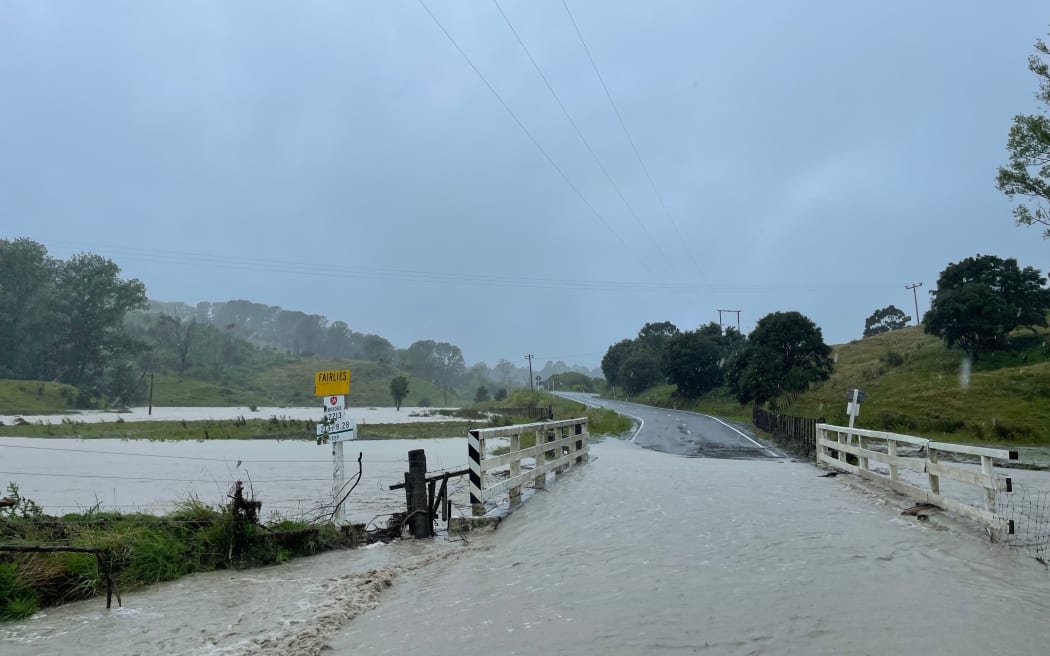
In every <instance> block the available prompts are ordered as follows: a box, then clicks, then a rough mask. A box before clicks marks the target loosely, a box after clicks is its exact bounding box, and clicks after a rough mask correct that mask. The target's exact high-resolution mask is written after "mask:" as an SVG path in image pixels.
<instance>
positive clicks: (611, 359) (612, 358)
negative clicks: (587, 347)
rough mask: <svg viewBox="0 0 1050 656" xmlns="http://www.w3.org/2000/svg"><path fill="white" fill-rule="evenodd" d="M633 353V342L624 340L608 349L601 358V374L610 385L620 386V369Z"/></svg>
mask: <svg viewBox="0 0 1050 656" xmlns="http://www.w3.org/2000/svg"><path fill="white" fill-rule="evenodd" d="M632 353H634V340H630V339H624V340H620V341H619V342H616V343H615V344H613V345H612V346H610V347H609V350H607V351H606V352H605V355H604V356H603V357H602V373H603V374H605V380H606V381H608V382H609V384H610V385H620V384H621V381H620V368H621V367H622V366H623V363H624V361H625V360H627V358H629V357H630V356H631V354H632Z"/></svg>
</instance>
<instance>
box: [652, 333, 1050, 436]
mask: <svg viewBox="0 0 1050 656" xmlns="http://www.w3.org/2000/svg"><path fill="white" fill-rule="evenodd" d="M1047 338H1048V333H1047V331H1039V332H1038V333H1035V334H1033V333H1032V332H1031V331H1023V332H1018V333H1016V334H1014V335H1013V336H1012V339H1011V344H1010V349H1009V350H1006V351H1000V352H997V353H988V354H985V355H982V356H981V357H980V358H979V359H978V360H977V361H976V362H969V361H968V360H967V359H966V357H965V354H964V353H963V352H962V351H959V350H955V349H947V348H945V346H944V343H943V342H941V341H940V340H938V339H936V338H935V337H931V336H929V335H925V334H924V333H923V332H922V329H921V328H917V327H911V328H905V329H903V330H897V331H894V332H891V333H887V334H883V335H878V336H875V337H869V338H866V339H862V340H856V341H854V342H851V343H849V344H841V345H838V346H835V347H834V358H835V373H834V374H833V375H832V377H831V379H830V380H828V381H826V382H824V383H820V384H818V385H814V386H813V388H812V389H810V390H809V391H808V392H806V393H804V394H799V395H794V396H789V397H785V398H781V399H779V404H780V412H781V413H783V414H788V415H799V416H805V417H815V418H821V417H823V418H825V419H826V420H827V421H828V422H829V423H834V424H840V425H841V424H845V423H847V422H848V417H847V415H846V390H847V389H848V388H851V387H857V388H860V389H862V390H864V391H865V392H866V394H867V400H866V401H865V402H864V404H863V405H862V406H861V414H860V416H859V417H858V418H857V425H858V426H859V427H861V428H872V429H877V430H890V431H895V432H900V433H907V434H912V435H919V436H922V437H928V438H932V439H938V440H945V441H952V442H978V443H984V444H1010V445H1040V444H1048V443H1050V357H1048V352H1047V346H1046V344H1047ZM967 366H969V367H970V372H969V376H968V379H967V376H965V375H964V374H965V368H966V367H967ZM674 389H675V388H674V386H673V385H664V386H659V387H654V388H652V389H649V390H647V391H646V392H644V393H643V394H641V395H639V396H637V397H634V398H632V399H631V400H632V401H638V402H640V403H650V404H653V405H661V406H666V407H672V406H673V405H676V404H677V407H678V408H680V409H684V410H694V411H698V412H704V413H708V414H715V415H719V416H722V417H728V418H732V419H742V420H749V419H750V416H751V412H750V407H749V406H741V405H740V404H738V403H736V401H735V400H734V399H733V398H732V397H731V395H730V394H729V393H728V391H727V390H725V389H719V390H715V391H714V392H712V393H711V394H709V395H708V396H707V397H705V398H703V399H700V400H698V401H685V400H682V399H677V398H676V397H675V394H674Z"/></svg>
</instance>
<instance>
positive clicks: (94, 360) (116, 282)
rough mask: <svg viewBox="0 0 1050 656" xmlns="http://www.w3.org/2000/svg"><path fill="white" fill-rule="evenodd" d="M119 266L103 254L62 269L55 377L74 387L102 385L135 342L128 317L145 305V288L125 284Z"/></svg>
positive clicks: (129, 282)
mask: <svg viewBox="0 0 1050 656" xmlns="http://www.w3.org/2000/svg"><path fill="white" fill-rule="evenodd" d="M119 275H120V267H118V266H117V265H116V264H114V263H113V261H112V260H108V259H106V258H104V257H102V256H100V255H91V254H87V253H82V254H79V255H74V256H73V257H71V258H69V259H68V260H66V261H65V262H63V263H62V264H61V265H60V266H59V270H58V285H57V292H58V293H57V294H56V303H55V305H56V310H57V312H56V314H57V315H58V317H59V318H60V319H59V320H58V322H57V324H56V329H57V335H56V337H57V339H56V346H55V347H54V348H53V349H52V354H53V357H54V362H55V377H56V378H58V379H60V380H62V381H63V382H67V383H72V384H74V385H84V384H87V385H97V384H98V383H99V382H100V381H99V379H100V377H101V376H102V374H103V372H104V371H105V368H106V366H107V365H108V364H109V361H110V360H111V359H112V358H114V357H115V356H116V355H118V354H122V353H128V352H131V351H133V350H135V348H136V346H137V345H136V344H135V343H134V342H133V341H132V340H131V339H130V338H129V337H128V336H127V334H126V333H125V331H124V315H125V314H127V313H128V311H130V310H135V309H140V308H144V307H146V303H147V299H146V287H145V286H144V285H143V284H142V283H141V282H139V281H138V280H134V279H133V280H122V279H121V278H120V277H119Z"/></svg>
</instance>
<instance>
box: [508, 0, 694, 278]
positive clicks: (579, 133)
mask: <svg viewBox="0 0 1050 656" xmlns="http://www.w3.org/2000/svg"><path fill="white" fill-rule="evenodd" d="M492 4H494V5H496V9H498V10H499V13H500V16H502V17H503V21H504V22H505V23H507V27H509V28H510V31H511V34H513V35H514V38H515V39H517V41H518V45H520V46H521V49H522V50H524V51H525V56H527V57H528V58H529V61H530V62H531V63H532V67H533V68H535V69H536V72H537V73H538V74H539V76H540V79H542V80H543V83H544V84H545V85H546V86H547V91H550V92H551V96H553V97H554V101H555V102H556V103H558V107H560V108H561V111H562V114H565V118H566V119H568V121H569V125H571V126H572V129H573V130H574V131H575V132H576V136H577V137H579V138H580V141H581V142H583V145H584V147H586V148H587V152H588V153H590V154H591V158H592V159H593V160H594V163H595V164H597V165H598V168H599V169H601V171H602V173H603V174H604V175H605V179H606V180H608V181H609V184H610V185H612V188H613V189H614V190H615V191H616V195H617V196H619V197H620V200H621V201H622V202H623V204H624V207H626V208H627V211H628V212H630V214H631V216H632V217H634V220H635V223H637V224H638V227H640V228H641V229H642V232H643V233H645V236H646V237H648V238H649V240H650V241H652V242H653V245H655V246H656V250H657V251H659V252H660V255H661V256H662V257H663V259H664V261H665V262H667V264H668V266H670V267H671V270H672V271H675V268H674V265H673V262H672V260H671V258H670V257H668V255H667V253H666V252H665V251H664V249H663V247H662V246H661V245H660V242H658V241H657V240H656V239H655V238H654V237H653V235H652V234H651V233H650V232H649V229H648V228H646V227H645V223H644V222H643V221H642V219H641V217H639V216H638V213H637V212H635V211H634V207H632V206H631V204H630V203H629V202H627V198H626V197H624V195H623V192H622V191H621V190H620V187H619V185H617V184H616V182H615V181H614V180H613V178H612V175H610V174H609V171H608V170H607V169H606V168H605V165H604V164H602V161H601V160H600V159H599V158H598V154H597V153H595V152H594V148H592V147H591V144H590V142H589V141H587V138H586V137H584V136H583V132H582V131H581V130H580V127H579V126H578V125H577V124H576V121H575V119H573V117H572V115H571V114H570V113H569V110H568V109H566V108H565V103H563V102H562V101H561V98H560V97H559V96H558V93H557V92H556V91H555V90H554V87H553V86H552V85H551V82H550V80H548V79H547V76H546V75H545V74H544V73H543V69H541V68H540V65H539V64H538V63H536V59H535V58H534V57H533V56H532V52H530V51H529V48H528V46H526V45H525V42H524V41H523V40H522V38H521V35H519V34H518V30H516V29H515V28H514V24H513V23H511V22H510V18H508V17H507V13H506V12H505V11H503V7H501V6H500V4H499V0H492Z"/></svg>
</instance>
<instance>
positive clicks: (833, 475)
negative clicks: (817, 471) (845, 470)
mask: <svg viewBox="0 0 1050 656" xmlns="http://www.w3.org/2000/svg"><path fill="white" fill-rule="evenodd" d="M838 475H839V473H838V472H828V473H826V474H821V475H820V476H817V478H835V477H836V476H838Z"/></svg>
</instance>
